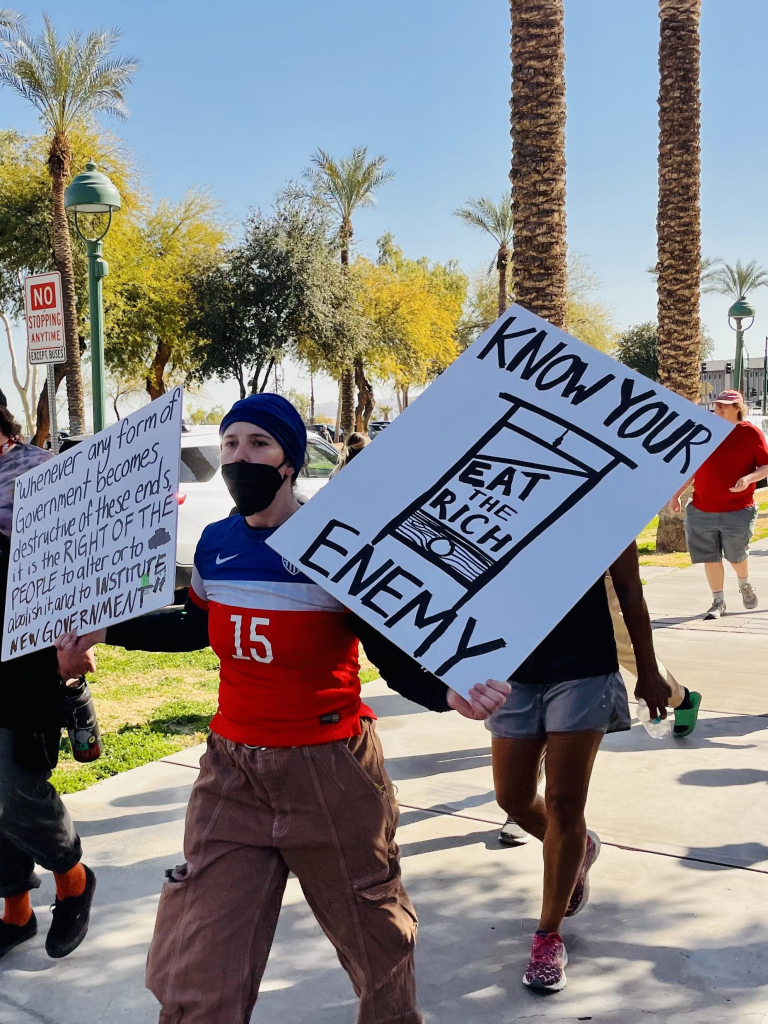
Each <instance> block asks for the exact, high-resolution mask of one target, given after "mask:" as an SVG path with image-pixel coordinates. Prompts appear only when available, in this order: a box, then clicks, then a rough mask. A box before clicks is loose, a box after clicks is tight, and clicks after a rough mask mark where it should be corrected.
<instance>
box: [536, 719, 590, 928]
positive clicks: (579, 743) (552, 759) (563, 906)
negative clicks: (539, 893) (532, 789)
mask: <svg viewBox="0 0 768 1024" xmlns="http://www.w3.org/2000/svg"><path fill="white" fill-rule="evenodd" d="M602 739H603V733H602V732H597V731H595V730H590V731H588V732H555V733H550V734H549V735H548V737H547V789H546V796H545V803H546V805H547V831H546V835H545V836H544V900H543V903H542V908H541V920H540V921H539V928H540V929H541V930H542V931H546V932H556V931H559V929H560V925H561V924H562V922H563V918H564V917H565V911H566V910H567V908H568V901H569V900H570V898H571V893H572V892H573V888H574V886H575V885H576V879H577V878H578V876H579V870H580V869H581V863H582V861H583V859H584V851H585V849H586V842H587V824H586V822H585V820H584V807H585V806H586V803H587V791H588V789H589V779H590V776H591V775H592V765H593V764H594V761H595V755H596V754H597V750H598V747H599V746H600V743H601V742H602Z"/></svg>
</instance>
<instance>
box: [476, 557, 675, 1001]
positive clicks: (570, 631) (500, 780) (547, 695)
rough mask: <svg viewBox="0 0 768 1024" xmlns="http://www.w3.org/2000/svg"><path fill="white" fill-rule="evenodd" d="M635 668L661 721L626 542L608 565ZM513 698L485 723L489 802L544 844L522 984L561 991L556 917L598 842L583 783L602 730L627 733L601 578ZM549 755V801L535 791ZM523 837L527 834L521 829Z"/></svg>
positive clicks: (580, 884)
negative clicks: (537, 911) (540, 895)
mask: <svg viewBox="0 0 768 1024" xmlns="http://www.w3.org/2000/svg"><path fill="white" fill-rule="evenodd" d="M610 572H611V578H612V580H613V586H614V588H615V590H616V594H617V596H618V599H619V602H620V605H621V611H622V613H623V615H624V620H625V622H626V626H627V629H628V630H629V634H630V637H631V640H632V645H633V648H634V653H635V657H636V660H637V670H638V676H637V686H636V688H635V696H636V697H637V698H638V699H640V698H642V699H644V700H645V701H646V703H647V704H648V708H649V711H650V714H651V717H655V716H656V715H660V716H661V717H662V718H665V717H666V707H665V705H666V703H667V701H668V698H669V695H670V690H669V686H668V685H667V683H666V682H665V681H664V678H663V677H662V675H661V674H660V672H659V669H658V666H657V662H656V655H655V654H654V650H653V639H652V633H651V622H650V618H649V615H648V609H647V608H646V605H645V599H644V598H643V588H642V582H641V580H640V572H639V567H638V560H637V547H636V545H635V543H634V542H633V543H632V544H631V545H630V546H629V547H628V548H627V549H626V551H624V552H623V554H622V555H620V556H619V558H618V559H617V560H616V561H615V562H614V563H613V565H612V566H611V567H610ZM509 682H510V684H511V686H512V691H511V693H510V695H509V697H508V698H507V700H506V702H505V703H504V705H503V706H502V707H501V708H499V710H498V711H496V712H495V713H494V714H493V715H492V716H491V717H490V719H489V720H488V722H487V723H486V725H487V728H488V729H490V731H491V733H492V735H493V745H492V750H493V775H494V784H495V789H496V799H497V800H498V802H499V805H500V806H501V807H502V808H503V810H504V811H506V813H507V814H508V815H509V819H512V820H513V821H512V824H513V826H514V823H516V824H517V826H518V827H519V830H520V832H519V833H518V834H519V835H520V833H522V834H521V836H520V838H522V839H523V841H525V840H527V836H525V832H530V833H531V834H532V835H534V836H535V837H536V838H537V839H540V840H542V841H543V842H544V899H543V906H542V912H541V918H540V920H539V927H538V930H537V931H536V934H535V935H534V938H533V946H532V950H531V959H530V961H529V963H528V967H527V969H526V971H525V974H524V976H523V983H524V984H526V985H528V986H530V987H531V988H537V989H542V990H545V991H559V990H560V989H562V988H564V987H565V965H566V963H567V954H566V952H565V946H564V944H563V940H562V937H561V936H560V931H559V930H560V926H561V924H562V921H563V918H565V917H572V916H573V915H574V914H578V913H579V911H580V910H582V909H583V907H584V906H585V904H586V902H587V898H588V896H589V869H590V868H591V866H592V864H593V863H594V862H595V860H596V859H597V855H598V853H599V852H600V840H599V838H598V837H597V835H596V834H595V833H594V832H588V831H587V828H586V823H585V821H584V807H585V805H586V800H587V790H588V788H589V779H590V775H591V773H592V765H593V763H594V760H595V755H596V754H597V750H598V747H599V746H600V743H601V741H602V738H603V736H604V735H605V733H606V732H617V731H621V730H626V729H629V728H630V714H629V704H628V701H627V692H626V688H625V686H624V682H623V680H622V678H621V676H620V674H619V663H618V658H617V654H616V643H615V640H614V635H613V626H612V623H611V614H610V609H609V605H608V597H607V594H606V589H605V580H604V578H603V577H602V576H601V577H600V579H599V580H596V581H595V583H594V584H593V585H592V586H591V587H590V588H589V590H588V591H587V592H586V593H585V594H584V596H583V597H582V598H581V599H580V600H579V601H577V602H576V604H575V605H574V606H573V608H571V610H570V611H569V612H568V614H567V615H566V616H565V617H564V618H563V619H562V620H561V621H560V622H559V623H558V624H557V626H555V628H554V629H553V630H552V631H551V632H550V633H549V635H548V636H547V637H546V638H545V639H544V640H543V641H542V642H541V643H540V644H539V646H538V647H537V648H536V649H535V650H534V651H533V652H532V653H531V654H530V655H529V656H528V657H527V658H526V659H525V661H524V662H523V663H522V664H521V665H520V666H519V667H518V668H517V669H515V671H514V673H513V674H512V676H511V678H510V680H509ZM545 749H546V765H547V785H546V795H545V797H543V798H542V797H541V796H539V795H538V792H537V783H538V780H539V773H540V766H541V763H542V758H543V756H544V751H545ZM522 830H525V831H522Z"/></svg>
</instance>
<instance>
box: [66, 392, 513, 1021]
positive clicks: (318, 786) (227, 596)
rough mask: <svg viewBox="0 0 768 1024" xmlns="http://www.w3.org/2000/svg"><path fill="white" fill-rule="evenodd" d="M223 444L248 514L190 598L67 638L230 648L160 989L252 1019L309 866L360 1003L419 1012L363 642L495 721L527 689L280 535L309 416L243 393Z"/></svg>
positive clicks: (168, 893)
mask: <svg viewBox="0 0 768 1024" xmlns="http://www.w3.org/2000/svg"><path fill="white" fill-rule="evenodd" d="M221 444H222V473H223V476H224V480H225V482H226V483H227V486H228V487H229V490H230V492H231V494H232V497H233V498H234V500H235V504H236V506H237V509H238V512H239V515H232V516H230V517H229V518H228V519H225V520H222V521H221V522H218V523H213V524H212V525H210V526H208V527H207V528H206V530H205V531H204V533H203V535H202V537H201V539H200V542H199V544H198V547H197V551H196V554H195V570H194V574H193V578H192V587H191V589H190V593H189V599H188V601H187V604H186V607H185V609H184V610H182V609H166V610H164V611H158V612H154V613H152V614H150V615H146V616H142V617H141V618H139V619H135V620H133V621H132V622H128V623H123V624H121V625H117V626H112V627H110V628H109V629H108V630H107V631H106V634H105V632H104V631H99V632H98V633H95V634H94V633H92V634H90V635H87V636H83V637H81V638H80V639H79V641H78V640H77V638H76V637H75V636H74V635H73V634H67V635H65V636H63V637H60V638H59V640H58V642H57V643H58V646H59V647H60V648H61V649H62V651H63V652H65V653H66V652H70V654H71V653H72V652H73V651H77V650H83V649H85V648H87V647H88V646H89V645H90V644H91V643H94V642H97V641H100V640H103V639H104V638H105V635H106V640H107V642H109V643H115V644H121V645H124V646H126V647H129V648H131V649H141V650H162V651H174V650H175V651H182V650H195V649H197V648H200V647H203V646H205V645H207V644H208V643H210V644H211V646H212V647H213V649H214V651H215V652H216V654H217V655H218V657H219V659H220V662H221V680H220V688H219V709H218V712H217V714H216V716H215V717H214V719H213V722H212V723H211V735H210V737H209V740H208V750H207V753H206V754H205V756H204V757H203V759H202V761H201V770H200V775H199V777H198V780H197V781H196V783H195V785H194V787H193V790H192V795H191V797H190V802H189V808H188V811H187V823H186V833H185V839H184V852H185V857H186V863H185V864H183V865H181V866H179V867H177V868H175V869H174V870H173V871H169V872H168V873H167V874H168V881H167V882H166V884H165V886H164V888H163V892H162V896H161V898H160V907H159V910H158V919H157V924H156V927H155V935H154V938H153V941H152V946H151V949H150V953H149V961H148V969H147V984H148V986H149V988H150V989H151V990H152V991H153V992H154V993H155V995H156V996H157V998H158V999H159V1000H160V1002H161V1004H162V1012H161V1015H160V1020H161V1021H162V1022H163V1024H171V1022H172V1021H174V1022H175V1021H178V1020H180V1019H181V1018H182V1017H183V1019H184V1024H212V1022H213V1021H221V1022H223V1021H225V1020H226V1021H234V1020H248V1019H249V1018H250V1014H251V1010H252V1009H253V1005H254V1003H255V1001H256V997H257V994H258V990H259V985H260V982H261V976H262V974H263V972H264V968H265V966H266V962H267V957H268V955H269V950H270V947H271V944H272V937H273V934H274V929H275V926H276V924H277V919H278V915H279V912H280V903H281V900H282V896H283V890H284V888H285V884H286V880H287V878H288V873H289V871H294V872H295V874H296V875H297V877H298V878H299V881H300V883H301V885H302V888H303V890H304V894H305V896H306V897H307V900H308V901H309V903H310V906H311V907H312V910H313V911H314V913H315V916H316V917H317V919H318V921H319V922H320V924H321V926H322V928H323V930H324V931H325V932H326V934H327V935H328V936H329V938H330V939H331V941H332V942H333V944H334V946H335V947H336V950H337V953H338V956H339V959H340V961H341V963H342V965H343V966H344V968H345V969H346V970H347V972H348V974H349V976H350V978H351V980H352V984H353V986H354V989H355V992H356V993H357V994H358V996H359V998H360V1015H359V1018H358V1020H359V1021H360V1022H362V1024H373V1022H375V1021H384V1020H386V1021H388V1022H390V1024H418V1022H420V1021H421V1019H422V1018H421V1015H420V1013H419V1010H418V1007H417V1004H416V994H415V984H414V973H413V945H414V940H415V933H416V916H415V913H414V910H413V907H412V905H411V902H410V900H409V899H408V896H407V895H406V892H405V889H404V888H403V886H402V883H401V881H400V865H399V851H398V848H397V845H396V844H395V838H394V837H395V829H396V827H397V820H398V810H397V804H396V801H395V798H394V793H393V789H392V784H391V782H390V780H389V777H388V775H387V773H386V770H385V768H384V764H383V756H382V752H381V746H380V744H379V740H378V738H377V736H376V731H375V728H374V724H373V719H374V715H373V713H372V712H371V710H370V709H369V708H367V707H366V706H365V704H363V703H361V700H360V682H359V676H358V654H357V647H358V638H360V639H362V640H363V642H364V644H365V649H366V653H367V655H368V657H369V658H370V659H371V660H372V661H373V662H374V664H376V665H377V666H378V667H379V669H380V671H381V673H382V675H383V676H384V678H385V679H386V680H387V681H388V682H389V683H390V685H391V686H393V687H394V688H395V689H397V690H398V691H399V692H400V693H402V694H403V695H404V696H406V697H409V698H411V699H413V700H416V701H418V702H420V703H421V704H423V705H424V706H425V707H428V708H430V709H432V710H435V711H447V710H449V709H450V708H453V709H455V710H457V711H459V712H460V713H461V714H463V715H465V716H466V717H468V718H476V719H482V718H485V717H487V715H488V714H489V713H491V712H492V711H494V710H495V709H496V708H497V707H499V705H500V704H501V703H502V702H503V700H504V698H505V697H506V695H507V693H509V690H510V687H509V684H507V683H499V682H488V683H487V684H481V685H477V686H475V687H473V688H472V689H471V690H469V692H468V698H469V699H465V698H463V697H461V696H460V695H459V694H458V693H456V692H455V691H453V690H451V689H449V688H448V687H447V686H446V685H445V684H444V683H442V682H441V681H440V680H439V679H438V678H436V677H435V676H433V675H431V674H430V673H429V672H427V671H425V670H424V669H422V668H421V667H420V666H419V665H418V664H417V663H416V662H415V661H413V660H412V659H411V658H410V657H408V656H407V655H405V654H403V653H402V652H401V651H400V650H399V649H398V648H396V647H395V646H394V645H393V644H392V643H391V642H389V641H387V640H385V639H384V638H383V637H382V636H381V635H380V634H379V633H378V632H377V631H376V630H375V629H373V628H371V627H369V626H366V625H365V624H364V623H363V622H362V621H361V620H360V619H358V618H356V617H354V616H351V615H350V614H348V613H347V612H346V610H345V609H344V607H343V606H342V605H341V604H339V603H338V602H337V601H336V600H335V599H334V598H332V597H331V596H330V595H329V594H328V593H327V592H326V591H324V590H323V589H321V588H320V587H319V586H317V585H316V584H315V583H313V582H312V581H311V580H310V579H309V578H308V577H307V576H305V575H304V574H302V573H301V572H299V570H298V569H297V568H296V567H295V566H294V565H292V564H291V563H290V562H288V561H287V560H286V559H284V558H282V557H281V556H280V555H279V554H277V552H275V551H274V550H273V549H272V548H270V547H269V546H268V545H267V543H266V541H267V540H268V539H269V538H270V537H271V536H272V534H273V533H274V531H275V530H276V528H277V527H278V526H280V525H281V524H282V523H283V522H285V521H286V520H287V519H289V518H290V517H291V516H292V515H293V514H294V513H295V512H296V511H297V510H298V507H299V506H298V504H297V502H296V499H295V497H294V493H293V483H294V481H295V478H296V474H297V471H298V470H299V469H300V467H301V466H302V464H303V462H304V458H305V451H306V429H305V427H304V424H303V422H302V420H301V417H300V416H299V414H298V413H297V411H296V410H295V409H294V408H293V406H292V405H291V404H290V403H289V402H287V401H286V400H285V399H283V398H281V397H279V396H277V395H270V394H259V395H252V396H250V397H249V398H246V399H243V400H242V401H240V402H237V403H236V404H235V405H234V406H233V408H232V409H231V410H230V412H229V413H228V414H227V415H226V416H225V417H224V420H223V421H222V424H221Z"/></svg>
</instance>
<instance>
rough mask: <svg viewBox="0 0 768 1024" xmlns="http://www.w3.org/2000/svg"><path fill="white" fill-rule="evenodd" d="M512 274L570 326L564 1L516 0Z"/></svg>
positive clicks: (533, 307) (527, 300)
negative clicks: (566, 215)
mask: <svg viewBox="0 0 768 1024" xmlns="http://www.w3.org/2000/svg"><path fill="white" fill-rule="evenodd" d="M509 9H510V14H511V17H512V48H511V49H512V102H511V118H510V121H511V135H512V170H511V172H510V176H509V177H510V181H511V182H512V226H513V231H514V243H515V245H514V251H513V253H512V278H513V280H514V282H515V298H516V299H517V301H518V302H519V303H520V304H521V305H522V306H525V308H526V309H530V311H531V312H532V313H536V314H537V315H538V316H542V317H544V318H545V319H546V320H549V321H550V322H551V323H553V324H555V325H556V326H557V327H564V326H565V320H566V313H567V306H568V300H567V250H566V241H565V30H564V24H563V0H510V3H509Z"/></svg>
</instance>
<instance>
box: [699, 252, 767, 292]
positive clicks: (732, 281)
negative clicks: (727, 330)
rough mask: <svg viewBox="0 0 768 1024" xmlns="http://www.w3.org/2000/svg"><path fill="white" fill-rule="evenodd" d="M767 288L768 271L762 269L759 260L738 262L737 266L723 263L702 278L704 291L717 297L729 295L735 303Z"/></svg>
mask: <svg viewBox="0 0 768 1024" xmlns="http://www.w3.org/2000/svg"><path fill="white" fill-rule="evenodd" d="M766 287H768V270H766V268H765V267H761V266H760V264H759V263H758V262H757V260H750V261H749V263H742V262H741V260H736V265H735V266H732V265H731V264H730V263H723V264H722V265H720V266H717V267H714V268H712V269H710V270H708V272H707V274H706V275H705V276H704V277H703V278H702V291H704V292H709V293H710V294H712V293H714V294H715V295H727V296H728V298H730V299H733V301H734V302H735V301H736V300H737V299H745V298H746V297H747V295H749V293H750V292H752V291H754V290H755V289H756V288H766Z"/></svg>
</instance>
